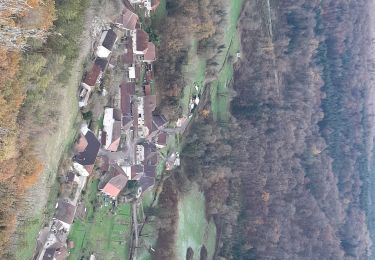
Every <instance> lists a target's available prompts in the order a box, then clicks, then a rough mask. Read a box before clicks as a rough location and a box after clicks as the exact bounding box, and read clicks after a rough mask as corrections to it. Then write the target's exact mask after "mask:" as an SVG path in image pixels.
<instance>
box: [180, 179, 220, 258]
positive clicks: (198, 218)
mask: <svg viewBox="0 0 375 260" xmlns="http://www.w3.org/2000/svg"><path fill="white" fill-rule="evenodd" d="M178 210H179V222H178V228H177V235H176V255H177V258H178V259H185V257H186V251H187V249H188V248H189V247H191V248H192V249H193V251H194V259H197V260H199V252H200V249H201V247H202V246H203V245H204V246H205V247H206V248H207V251H208V259H212V257H213V254H214V252H215V241H216V227H215V224H214V223H213V221H210V222H208V221H207V220H206V216H205V198H204V194H203V193H202V192H200V191H198V188H197V186H194V187H193V189H192V190H191V191H190V192H189V193H188V194H186V195H184V196H183V197H182V198H181V200H180V202H179V204H178Z"/></svg>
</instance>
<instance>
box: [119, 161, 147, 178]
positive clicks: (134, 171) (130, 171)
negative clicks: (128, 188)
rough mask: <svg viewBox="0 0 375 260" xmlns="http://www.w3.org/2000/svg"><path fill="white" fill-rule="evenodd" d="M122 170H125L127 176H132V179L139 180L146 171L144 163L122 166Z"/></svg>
mask: <svg viewBox="0 0 375 260" xmlns="http://www.w3.org/2000/svg"><path fill="white" fill-rule="evenodd" d="M121 168H122V170H123V171H124V172H125V174H126V176H131V178H130V180H136V181H137V180H139V179H140V178H141V177H142V176H143V173H144V169H143V165H140V164H139V165H131V166H122V167H121Z"/></svg>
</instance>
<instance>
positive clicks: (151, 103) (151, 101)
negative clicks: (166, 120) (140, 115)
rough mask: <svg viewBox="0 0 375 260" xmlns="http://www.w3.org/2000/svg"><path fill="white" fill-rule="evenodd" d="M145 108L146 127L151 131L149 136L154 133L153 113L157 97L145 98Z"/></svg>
mask: <svg viewBox="0 0 375 260" xmlns="http://www.w3.org/2000/svg"><path fill="white" fill-rule="evenodd" d="M143 107H144V117H145V126H146V127H147V128H148V130H149V134H150V133H151V131H152V112H153V111H154V110H155V108H156V96H155V95H149V96H144V97H143Z"/></svg>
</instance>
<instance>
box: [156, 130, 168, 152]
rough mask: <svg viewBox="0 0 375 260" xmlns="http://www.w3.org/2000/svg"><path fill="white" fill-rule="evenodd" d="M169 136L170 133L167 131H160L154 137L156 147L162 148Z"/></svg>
mask: <svg viewBox="0 0 375 260" xmlns="http://www.w3.org/2000/svg"><path fill="white" fill-rule="evenodd" d="M167 137H168V134H167V133H166V132H160V133H158V134H157V135H155V137H154V138H153V142H154V143H155V145H156V147H157V148H159V149H161V148H164V147H165V146H166V145H167Z"/></svg>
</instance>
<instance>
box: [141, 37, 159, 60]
mask: <svg viewBox="0 0 375 260" xmlns="http://www.w3.org/2000/svg"><path fill="white" fill-rule="evenodd" d="M143 57H144V58H143V59H144V60H145V61H149V62H151V61H155V59H156V48H155V44H153V43H152V42H148V43H147V50H146V53H145V54H144V56H143Z"/></svg>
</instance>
